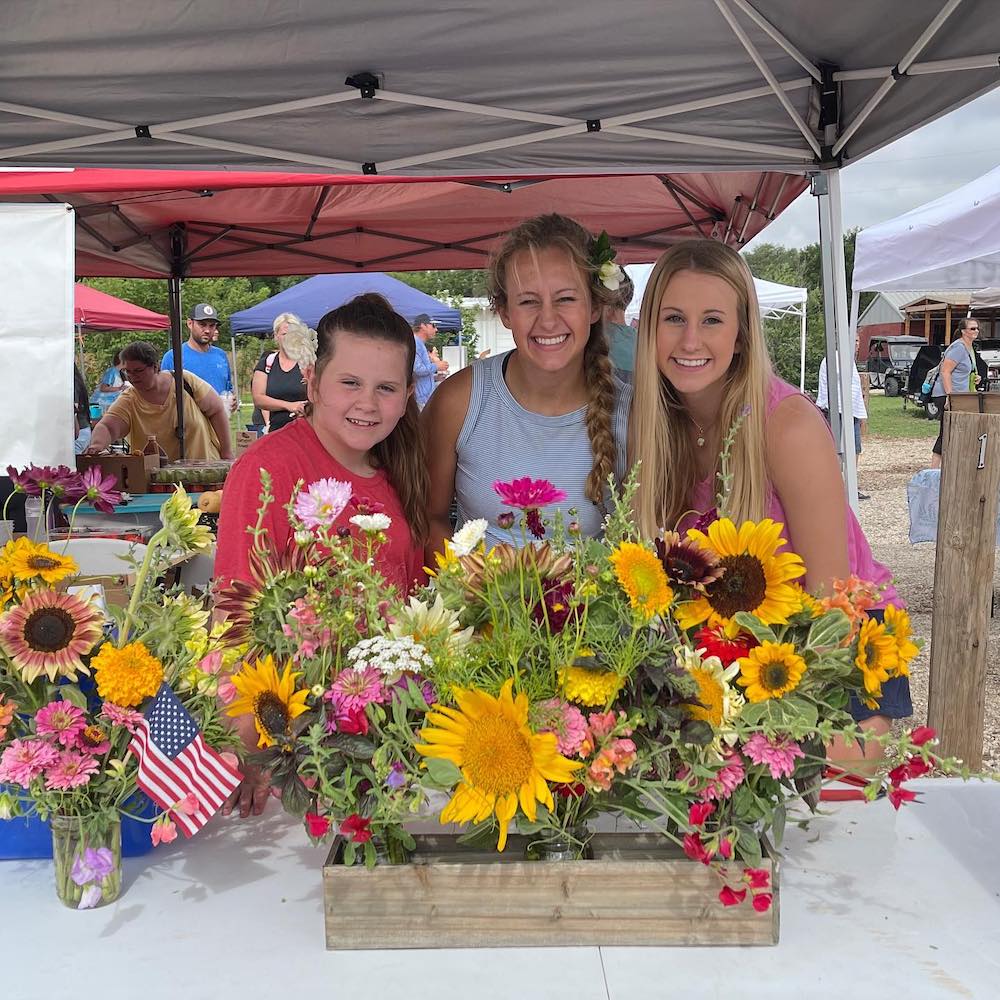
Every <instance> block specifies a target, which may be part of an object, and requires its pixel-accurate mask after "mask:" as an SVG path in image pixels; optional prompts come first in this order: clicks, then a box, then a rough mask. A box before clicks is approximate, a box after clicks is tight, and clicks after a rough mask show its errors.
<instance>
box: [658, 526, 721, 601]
mask: <svg viewBox="0 0 1000 1000" xmlns="http://www.w3.org/2000/svg"><path fill="white" fill-rule="evenodd" d="M653 544H654V545H655V546H656V554H657V556H658V557H659V559H660V562H661V563H662V564H663V569H664V571H665V572H666V574H667V582H668V583H670V584H671V585H673V586H679V587H694V588H695V590H704V589H705V587H706V586H707V585H708V584H710V583H714V582H715V581H716V580H718V579H719V577H721V576H722V573H723V569H722V566H721V565H719V559H718V557H717V556H716V555H715V553H714V552H711V551H709V550H708V549H703V548H701V546H699V545H697V544H696V543H695V542H693V541H691V540H690V539H687V538H684V539H682V538H681V536H680V535H679V534H677V532H676V531H668V532H666V533H665V534H664V535H663V537H662V538H657V539H656V541H655V542H654V543H653Z"/></svg>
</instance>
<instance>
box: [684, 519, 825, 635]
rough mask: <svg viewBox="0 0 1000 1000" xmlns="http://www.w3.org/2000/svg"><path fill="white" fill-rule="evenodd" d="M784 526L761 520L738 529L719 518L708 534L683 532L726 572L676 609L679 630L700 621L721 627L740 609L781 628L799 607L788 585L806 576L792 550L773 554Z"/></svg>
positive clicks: (779, 544) (783, 540)
mask: <svg viewBox="0 0 1000 1000" xmlns="http://www.w3.org/2000/svg"><path fill="white" fill-rule="evenodd" d="M783 527H784V525H781V524H778V523H776V522H774V521H772V520H771V519H770V518H765V519H764V520H763V521H760V522H758V523H754V522H753V521H744V522H743V524H742V525H740V527H739V528H738V529H737V527H736V525H735V524H734V523H733V522H732V521H731V520H729V518H728V517H724V518H720V519H719V520H718V521H713V522H712V524H710V525H709V526H708V532H707V534H706V533H705V532H702V531H698V530H697V529H695V528H692V529H691V530H690V531H688V538H690V539H692V540H694V541H696V542H698V543H699V544H700V545H701V546H702V547H703V548H705V549H708V550H709V551H711V552H714V553H715V555H717V556H718V558H719V562H720V563H721V564H722V567H723V569H724V570H725V572H724V573H723V574H722V578H721V579H719V580H716V581H714V582H713V583H710V584H709V585H708V586H707V587H706V588H705V593H704V594H699V595H698V596H697V597H696V598H695V600H693V601H687V602H685V603H684V604H681V605H679V606H678V608H677V620H678V622H679V623H680V626H681V628H684V629H689V628H694V627H695V626H696V625H700V624H701V623H702V622H704V621H707V622H709V624H711V625H717V624H720V623H724V622H727V621H729V619H731V618H732V617H733V616H734V615H735V614H737V612H740V611H746V612H748V613H750V614H752V615H756V616H757V617H758V618H759V619H760V620H761V621H762V622H764V623H765V624H766V625H776V624H781V625H784V624H786V623H787V621H788V616H789V615H793V614H795V612H796V611H798V610H799V608H800V607H801V606H802V600H801V597H800V596H799V591H798V589H797V588H796V587H794V586H793V585H792V582H793V581H794V580H797V579H798V578H799V577H801V576H802V575H803V573H805V565H804V564H803V562H802V559H801V558H800V557H799V556H797V555H796V554H795V553H794V552H781V553H780V554H779V553H778V549H779V548H781V546H782V545H784V544H785V539H784V538H782V537H781V531H782V528H783Z"/></svg>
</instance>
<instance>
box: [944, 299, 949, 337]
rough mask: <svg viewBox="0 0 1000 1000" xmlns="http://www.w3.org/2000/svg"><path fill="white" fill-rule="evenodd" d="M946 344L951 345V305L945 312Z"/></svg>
mask: <svg viewBox="0 0 1000 1000" xmlns="http://www.w3.org/2000/svg"><path fill="white" fill-rule="evenodd" d="M944 342H945V343H946V344H950V343H951V304H950V303H949V304H948V305H947V306H946V307H945V310H944Z"/></svg>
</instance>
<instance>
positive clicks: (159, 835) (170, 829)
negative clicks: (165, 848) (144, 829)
mask: <svg viewBox="0 0 1000 1000" xmlns="http://www.w3.org/2000/svg"><path fill="white" fill-rule="evenodd" d="M149 839H150V840H152V842H153V846H154V847H158V846H159V845H160V844H169V843H171V842H172V841H174V840H176V839H177V827H176V825H175V824H174V823H173V821H172V820H169V819H167V817H166V816H161V817H160V818H159V819H158V820H157V821H156V822H155V823H154V824H153V828H152V829H151V830H150V831H149Z"/></svg>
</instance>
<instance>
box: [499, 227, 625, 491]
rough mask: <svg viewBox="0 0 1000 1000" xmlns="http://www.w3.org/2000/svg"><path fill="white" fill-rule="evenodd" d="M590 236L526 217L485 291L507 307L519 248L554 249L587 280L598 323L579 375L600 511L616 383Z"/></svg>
mask: <svg viewBox="0 0 1000 1000" xmlns="http://www.w3.org/2000/svg"><path fill="white" fill-rule="evenodd" d="M591 243H592V237H591V235H590V233H588V232H587V230H586V229H584V228H583V226H581V225H580V223H578V222H575V221H574V220H573V219H569V218H567V217H566V216H565V215H557V214H555V213H552V214H550V215H538V216H535V217H534V218H533V219H527V220H525V221H524V222H522V223H521V224H520V225H519V226H517V227H516V228H515V229H512V230H511V231H510V232H509V233H508V234H507V238H506V239H505V240H504V241H503V243H501V244H500V246H499V247H498V248H497V250H496V251H495V252H494V254H493V256H492V257H491V258H490V264H489V271H488V272H487V288H488V291H489V296H490V302H491V303H492V305H493V308H494V309H497V308H505V307H506V305H507V278H508V274H507V270H508V265H509V264H510V261H511V258H512V257H513V256H514V254H516V253H519V252H520V251H522V250H527V251H529V252H531V253H537V252H538V251H539V250H546V249H549V248H555V249H558V250H562V251H563V252H565V253H566V254H567V255H568V256H569V258H570V260H571V261H573V263H574V264H575V265H576V266H577V267H578V268H580V270H581V271H582V272H583V274H584V275H585V276H586V286H587V288H588V290H589V292H590V298H591V302H592V303H593V304H597V305H600V307H601V309H600V312H599V314H598V317H597V321H596V322H595V323H592V324H591V325H590V336H589V337H588V339H587V346H586V347H585V348H584V352H583V373H584V378H585V380H586V386H587V416H586V425H587V438H588V440H589V441H590V450H591V452H592V453H593V455H594V464H593V466H592V467H591V470H590V474H589V475H588V476H587V485H586V489H585V493H586V496H587V498H588V499H589V500H590V501H592V502H593V503H594V504H596V505H597V506H598V507H604V491H605V486H606V484H607V481H608V476H609V475H611V473H613V472H614V471H615V464H616V460H617V446H616V444H615V436H614V431H613V429H612V426H613V419H614V408H615V379H614V375H613V373H612V369H611V359H610V357H609V356H608V338H607V334H606V333H605V331H604V307H605V306H606V305H608V304H609V303H610V302H611V301H612V293H611V292H610V291H609V290H608V289H607V288H606V287H605V286H604V285H603V284H601V282H600V280H599V279H598V267H597V265H596V264H595V263H594V262H593V261H592V260H591Z"/></svg>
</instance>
